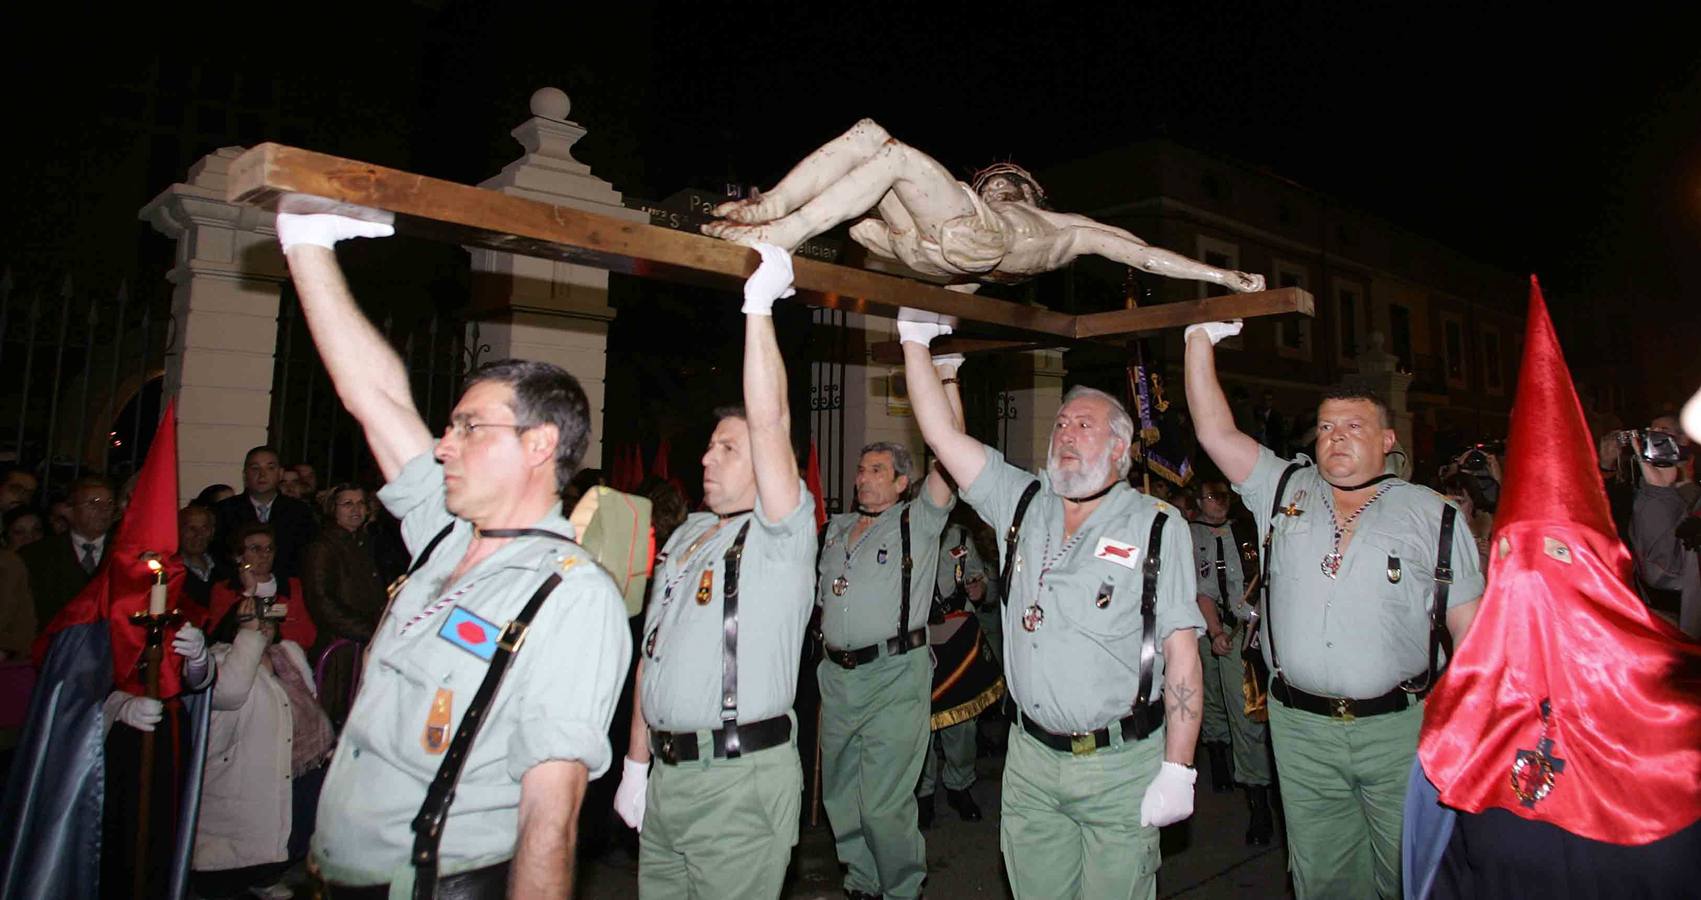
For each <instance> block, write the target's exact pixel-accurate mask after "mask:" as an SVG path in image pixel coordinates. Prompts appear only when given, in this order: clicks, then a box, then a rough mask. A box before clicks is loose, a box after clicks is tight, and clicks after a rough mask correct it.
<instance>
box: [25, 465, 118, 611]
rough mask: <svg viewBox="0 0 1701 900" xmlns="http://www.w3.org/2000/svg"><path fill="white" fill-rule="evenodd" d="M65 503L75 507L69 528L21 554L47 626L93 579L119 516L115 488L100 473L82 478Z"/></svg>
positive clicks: (31, 590)
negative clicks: (113, 493) (97, 475)
mask: <svg viewBox="0 0 1701 900" xmlns="http://www.w3.org/2000/svg"><path fill="white" fill-rule="evenodd" d="M66 501H67V503H68V504H69V505H70V508H71V510H70V515H69V518H70V523H71V527H70V529H69V530H67V531H66V532H65V533H64V534H56V535H53V536H52V537H46V538H42V539H41V540H39V541H36V542H35V543H33V544H30V545H29V546H27V547H25V548H24V549H23V550H21V551H19V552H18V555H19V556H20V557H22V558H23V560H24V565H25V566H28V567H29V572H30V594H31V595H32V596H33V597H34V599H35V621H36V627H37V628H46V627H47V623H48V622H50V621H52V620H53V617H54V615H56V614H57V613H58V612H59V610H60V609H62V608H64V606H65V604H67V603H69V602H71V598H72V597H75V596H76V595H77V592H78V591H80V590H82V589H83V585H85V584H88V583H89V576H91V575H93V574H94V572H95V569H97V568H99V567H100V563H101V560H102V559H103V558H104V557H105V555H106V543H107V542H106V538H107V532H109V531H110V530H111V529H112V521H113V519H114V518H115V516H116V511H117V507H116V505H115V504H114V499H113V496H112V487H111V486H110V485H108V484H107V483H106V482H105V481H104V480H102V479H100V478H98V477H95V476H84V477H83V478H79V479H77V482H76V483H75V484H73V485H72V486H71V493H70V495H69V496H68V497H67V498H66Z"/></svg>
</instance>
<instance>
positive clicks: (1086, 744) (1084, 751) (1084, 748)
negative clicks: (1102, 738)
mask: <svg viewBox="0 0 1701 900" xmlns="http://www.w3.org/2000/svg"><path fill="white" fill-rule="evenodd" d="M1098 749H1099V744H1098V741H1095V740H1093V734H1092V732H1090V731H1089V732H1085V733H1083V732H1079V731H1077V732H1075V733H1073V734H1071V735H1069V752H1070V753H1073V754H1075V755H1076V756H1091V755H1093V754H1094V753H1096V752H1098Z"/></svg>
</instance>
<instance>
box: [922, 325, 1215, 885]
mask: <svg viewBox="0 0 1701 900" xmlns="http://www.w3.org/2000/svg"><path fill="white" fill-rule="evenodd" d="M912 315H914V314H906V315H902V316H900V318H899V322H898V335H899V339H900V340H901V341H902V342H903V350H904V363H905V374H906V377H907V379H908V383H909V393H910V403H911V404H912V405H913V407H914V409H915V416H916V421H917V422H918V423H920V424H921V432H922V436H923V437H925V438H926V439H927V444H928V446H929V447H931V448H932V449H933V452H934V453H935V454H936V455H937V456H938V457H939V461H940V462H941V463H942V464H943V465H944V467H945V470H946V471H947V472H949V473H950V474H951V477H952V478H954V479H955V480H956V482H957V484H958V485H960V486H961V489H962V492H963V499H964V501H966V502H968V503H970V504H971V505H973V506H974V507H975V510H976V511H977V512H979V513H980V515H981V518H983V519H985V520H986V521H987V523H988V524H990V525H992V527H993V528H994V529H996V530H997V531H998V533H999V534H1002V535H1005V536H1006V543H1005V547H1004V567H1003V572H1004V581H1005V583H1006V584H1007V585H1008V590H1007V591H1004V592H1002V594H1001V597H1002V602H1003V603H1004V633H1005V635H1006V639H1005V641H1004V647H1005V654H1004V677H1005V681H1006V683H1007V684H1008V685H1009V686H1010V693H1011V696H1012V697H1013V698H1015V701H1016V709H1017V723H1016V725H1015V726H1014V727H1012V728H1011V737H1010V743H1009V751H1008V753H1009V755H1008V758H1007V760H1006V762H1005V767H1004V796H1003V815H1002V816H1001V818H1000V822H999V844H1000V846H1001V847H1002V848H1003V850H1004V865H1005V870H1006V872H1007V873H1008V874H1009V877H1010V888H1011V892H1012V893H1013V894H1014V896H1015V897H1016V898H1017V900H1027V898H1045V900H1054V898H1060V897H1148V898H1149V897H1154V896H1156V894H1157V869H1158V859H1159V854H1158V828H1159V827H1161V826H1164V825H1168V824H1171V823H1173V822H1179V821H1181V820H1182V819H1185V818H1187V817H1188V816H1189V815H1191V814H1192V813H1193V781H1194V777H1195V773H1194V771H1193V767H1192V763H1193V751H1194V744H1195V742H1196V741H1197V739H1198V737H1199V716H1200V709H1201V702H1202V697H1203V694H1202V691H1201V686H1202V684H1203V681H1202V675H1201V673H1200V667H1199V644H1198V632H1199V630H1201V629H1202V628H1203V627H1204V624H1205V623H1204V620H1203V619H1202V618H1201V617H1200V614H1199V607H1198V605H1197V604H1196V603H1195V602H1194V596H1195V589H1194V575H1193V559H1192V550H1191V544H1190V542H1189V541H1188V535H1187V522H1186V520H1185V519H1183V518H1182V516H1181V513H1180V512H1179V511H1178V510H1176V509H1175V508H1174V507H1172V506H1170V505H1168V504H1166V503H1163V502H1161V501H1158V500H1155V499H1153V498H1151V497H1147V496H1145V495H1143V494H1140V493H1138V492H1136V491H1134V490H1133V489H1131V488H1130V487H1129V486H1128V485H1127V483H1126V482H1124V481H1123V478H1122V476H1123V475H1124V474H1126V472H1127V470H1128V450H1129V446H1130V444H1131V443H1132V439H1133V431H1134V427H1133V422H1132V421H1131V420H1130V419H1129V418H1128V413H1127V411H1126V410H1124V409H1123V408H1122V404H1120V403H1118V402H1117V401H1116V398H1114V397H1111V396H1109V395H1107V394H1105V393H1103V392H1102V391H1094V390H1091V389H1084V388H1077V389H1076V390H1073V391H1071V392H1070V393H1069V396H1068V398H1067V399H1066V401H1065V402H1064V403H1063V405H1062V407H1061V408H1059V409H1058V411H1057V419H1056V423H1055V425H1054V426H1053V429H1052V433H1051V450H1050V452H1049V454H1048V456H1047V461H1046V469H1045V471H1044V472H1043V473H1042V474H1041V475H1040V477H1039V478H1038V479H1037V480H1036V479H1035V478H1034V476H1033V475H1031V474H1029V473H1027V472H1024V471H1022V470H1021V469H1018V468H1016V467H1015V466H1012V465H1010V464H1009V463H1007V462H1005V461H1004V457H1003V456H1002V455H1000V454H999V452H998V451H997V450H994V449H992V448H991V447H987V446H984V445H982V444H981V443H980V442H979V441H976V440H974V439H973V438H971V437H969V436H968V435H967V434H964V433H963V430H962V428H961V427H960V426H959V425H958V423H957V421H956V418H955V417H954V416H953V415H952V414H951V412H950V410H949V407H948V406H947V404H946V401H945V394H944V392H943V390H942V389H941V386H940V381H939V379H938V378H937V377H936V376H935V375H934V374H933V366H931V365H929V359H928V350H927V346H928V343H929V342H930V341H931V340H932V339H933V338H935V337H937V336H939V335H940V334H945V333H948V332H949V331H950V328H949V326H948V325H946V324H944V323H940V322H936V321H933V322H929V321H906V318H909V317H911V316H912ZM1166 525H1167V526H1168V534H1165V533H1164V532H1165V526H1166Z"/></svg>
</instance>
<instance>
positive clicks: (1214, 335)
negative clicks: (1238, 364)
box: [1181, 319, 1240, 347]
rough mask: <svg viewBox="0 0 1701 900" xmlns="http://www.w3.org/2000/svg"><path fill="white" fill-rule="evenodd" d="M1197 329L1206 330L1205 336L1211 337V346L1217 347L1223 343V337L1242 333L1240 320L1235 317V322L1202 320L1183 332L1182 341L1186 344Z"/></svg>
mask: <svg viewBox="0 0 1701 900" xmlns="http://www.w3.org/2000/svg"><path fill="white" fill-rule="evenodd" d="M1195 331H1203V332H1205V336H1206V337H1208V338H1210V339H1211V346H1213V347H1215V346H1216V345H1218V344H1220V343H1222V341H1223V338H1226V337H1234V336H1235V335H1237V334H1239V333H1240V320H1239V319H1235V320H1234V321H1233V322H1201V323H1199V324H1197V325H1189V326H1187V330H1186V331H1183V332H1182V333H1181V343H1182V344H1183V345H1186V343H1187V341H1188V340H1189V339H1191V338H1192V337H1193V332H1195Z"/></svg>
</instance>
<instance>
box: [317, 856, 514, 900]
mask: <svg viewBox="0 0 1701 900" xmlns="http://www.w3.org/2000/svg"><path fill="white" fill-rule="evenodd" d="M509 866H510V862H500V863H497V864H496V865H494V866H485V867H484V868H482V869H474V870H472V871H471V872H457V873H456V874H454V875H439V876H437V900H504V898H506V897H507V896H508V868H509ZM315 881H318V882H319V896H321V897H323V898H325V900H389V896H390V886H389V885H387V884H374V885H362V886H360V887H346V886H344V885H340V884H332V883H330V882H328V881H319V880H318V879H315Z"/></svg>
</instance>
